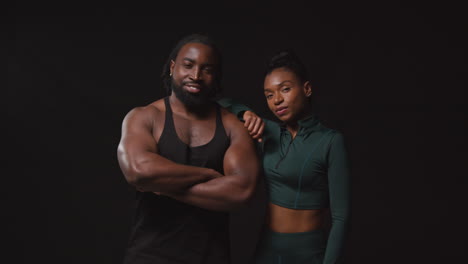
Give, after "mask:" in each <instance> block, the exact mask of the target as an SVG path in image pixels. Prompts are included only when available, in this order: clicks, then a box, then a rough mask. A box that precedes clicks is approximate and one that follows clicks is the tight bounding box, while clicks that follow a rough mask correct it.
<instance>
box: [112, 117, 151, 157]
mask: <svg viewBox="0 0 468 264" xmlns="http://www.w3.org/2000/svg"><path fill="white" fill-rule="evenodd" d="M152 130H153V128H152V122H151V113H147V112H145V110H143V109H133V110H132V111H131V112H129V113H128V114H127V116H126V117H125V119H124V121H123V124H122V138H121V140H120V143H119V154H125V156H128V155H130V156H137V155H141V154H143V153H145V152H152V153H156V152H157V146H156V141H155V139H154V137H153V135H152V133H151V131H152ZM134 158H136V157H134Z"/></svg>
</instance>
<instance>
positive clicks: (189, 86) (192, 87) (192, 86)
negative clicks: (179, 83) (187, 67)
mask: <svg viewBox="0 0 468 264" xmlns="http://www.w3.org/2000/svg"><path fill="white" fill-rule="evenodd" d="M184 87H185V89H186V90H187V91H188V92H190V93H198V92H200V91H201V85H199V84H197V83H185V84H184Z"/></svg>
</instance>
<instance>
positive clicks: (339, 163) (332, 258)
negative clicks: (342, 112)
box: [323, 132, 351, 264]
mask: <svg viewBox="0 0 468 264" xmlns="http://www.w3.org/2000/svg"><path fill="white" fill-rule="evenodd" d="M350 184H351V179H350V173H349V162H348V156H347V152H346V147H345V142H344V139H343V135H342V134H341V133H340V132H336V133H334V136H333V138H332V139H331V143H330V149H329V152H328V185H329V194H330V211H331V218H332V225H331V229H330V233H329V235H328V242H327V247H326V251H325V258H324V261H323V263H324V264H332V263H340V262H342V261H343V259H342V258H343V256H342V255H343V249H344V243H345V238H346V234H347V233H348V226H349V218H350V204H351V203H350V202H351V201H350V196H351V190H350Z"/></svg>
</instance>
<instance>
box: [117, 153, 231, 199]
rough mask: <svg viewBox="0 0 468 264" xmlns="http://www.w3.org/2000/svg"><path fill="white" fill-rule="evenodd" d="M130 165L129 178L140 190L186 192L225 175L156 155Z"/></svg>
mask: <svg viewBox="0 0 468 264" xmlns="http://www.w3.org/2000/svg"><path fill="white" fill-rule="evenodd" d="M128 167H129V168H128V169H127V175H126V176H127V180H128V181H129V182H130V183H131V184H133V185H134V186H135V187H137V188H138V189H139V190H143V191H149V192H174V193H178V192H184V191H186V190H187V189H188V188H190V187H192V186H193V185H196V184H199V183H203V182H206V181H209V180H212V179H214V178H217V177H221V176H223V175H221V174H220V173H218V172H217V171H215V170H213V169H209V168H201V167H195V166H189V165H181V164H177V163H175V162H172V161H170V160H168V159H165V158H163V157H160V156H156V155H152V156H150V157H148V158H147V159H144V160H141V161H139V162H134V165H133V166H128Z"/></svg>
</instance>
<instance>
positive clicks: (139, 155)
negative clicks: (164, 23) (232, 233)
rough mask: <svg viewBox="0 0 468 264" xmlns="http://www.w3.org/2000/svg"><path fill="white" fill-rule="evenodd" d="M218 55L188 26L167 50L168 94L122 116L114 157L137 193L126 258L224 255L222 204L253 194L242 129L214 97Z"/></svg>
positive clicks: (252, 163)
mask: <svg viewBox="0 0 468 264" xmlns="http://www.w3.org/2000/svg"><path fill="white" fill-rule="evenodd" d="M220 77H221V55H220V53H219V51H218V49H217V48H216V46H215V45H214V43H213V41H212V40H211V39H210V38H208V37H206V36H203V35H198V34H193V35H189V36H187V37H185V38H183V39H182V40H181V41H180V42H179V43H178V44H177V45H176V46H175V48H174V50H173V51H172V52H171V54H170V56H169V58H168V61H167V63H166V65H165V66H164V70H163V81H164V84H165V86H166V89H168V90H169V91H170V92H171V94H170V95H169V96H168V97H165V98H163V99H160V100H157V101H155V102H153V103H151V104H149V105H147V106H144V107H136V108H134V109H132V110H131V111H130V112H129V113H128V114H127V115H126V116H125V118H124V121H123V125H122V138H121V141H120V143H119V147H118V160H119V164H120V167H121V169H122V172H123V174H124V176H125V178H126V180H127V181H128V183H130V184H132V185H134V186H135V187H136V189H137V190H139V192H138V193H137V203H138V204H137V210H136V216H135V221H134V224H133V226H132V230H131V235H130V241H129V244H128V248H127V252H126V256H125V260H124V263H132V264H142V263H152V264H153V263H158V264H164V263H191V264H193V263H217V264H222V263H229V258H230V256H229V247H230V245H229V223H228V221H229V215H228V212H229V211H231V210H235V209H237V208H239V207H240V206H242V205H243V204H245V203H246V202H247V201H248V200H249V199H250V198H251V197H252V195H253V192H254V189H255V187H256V184H257V179H258V174H259V167H260V165H259V161H258V158H257V156H256V152H255V147H254V143H253V141H252V139H251V138H250V136H249V134H248V132H247V130H246V129H245V128H244V126H243V124H242V122H240V121H239V120H238V119H237V118H236V116H235V115H233V114H231V113H229V112H228V111H227V110H225V109H224V108H221V107H219V105H218V104H217V103H216V102H215V101H213V98H214V96H215V95H216V94H217V91H219V88H220Z"/></svg>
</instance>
